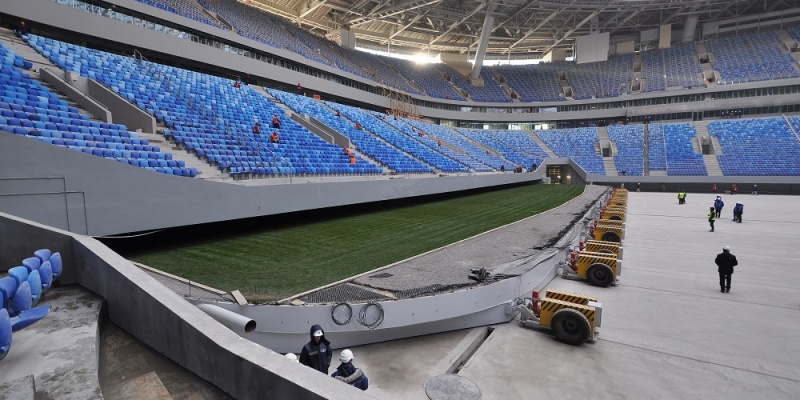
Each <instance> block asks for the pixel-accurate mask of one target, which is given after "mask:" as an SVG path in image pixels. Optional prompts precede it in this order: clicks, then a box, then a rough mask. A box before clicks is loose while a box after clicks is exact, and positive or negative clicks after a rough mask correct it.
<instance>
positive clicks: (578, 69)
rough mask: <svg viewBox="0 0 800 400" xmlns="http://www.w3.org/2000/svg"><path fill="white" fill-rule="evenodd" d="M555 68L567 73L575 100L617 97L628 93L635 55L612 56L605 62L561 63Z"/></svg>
mask: <svg viewBox="0 0 800 400" xmlns="http://www.w3.org/2000/svg"><path fill="white" fill-rule="evenodd" d="M554 66H555V67H560V70H562V71H566V72H567V81H568V82H569V84H570V86H572V88H573V89H575V96H574V98H575V100H585V99H591V98H593V97H594V98H608V97H617V96H620V95H622V94H624V93H627V91H628V84H629V83H630V81H631V78H632V77H633V54H625V55H620V56H612V57H609V58H608V61H605V62H595V63H586V64H575V63H573V62H559V63H554Z"/></svg>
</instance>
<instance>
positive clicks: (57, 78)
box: [39, 68, 111, 122]
mask: <svg viewBox="0 0 800 400" xmlns="http://www.w3.org/2000/svg"><path fill="white" fill-rule="evenodd" d="M39 77H40V79H42V80H43V81H45V82H47V83H49V84H50V85H52V86H53V87H54V88H56V89H58V90H59V91H61V92H62V93H64V94H65V95H67V97H69V98H70V99H71V100H73V101H74V102H76V103H78V105H80V106H81V107H83V108H84V109H86V111H89V112H90V113H92V115H94V116H95V117H97V118H99V119H101V120H102V121H104V122H110V121H111V112H110V111H109V110H108V108H106V107H105V106H103V105H102V104H100V103H98V102H96V101H94V100H92V98H91V97H89V96H88V95H87V93H88V90H86V91H82V90H79V89H78V88H77V87H75V86H72V85H71V83H70V82H67V81H65V80H64V71H63V70H60V69H56V70H55V71H51V70H50V69H49V68H42V69H40V70H39Z"/></svg>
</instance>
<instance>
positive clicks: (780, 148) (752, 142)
mask: <svg viewBox="0 0 800 400" xmlns="http://www.w3.org/2000/svg"><path fill="white" fill-rule="evenodd" d="M790 123H791V124H792V125H793V126H791V127H790V126H789V125H788V124H787V121H786V120H785V119H783V118H781V117H772V118H757V119H734V120H723V121H714V122H712V123H710V124H709V125H708V131H709V133H711V135H712V136H716V137H717V138H719V143H720V145H721V146H722V154H718V155H717V159H718V160H719V165H720V167H721V168H722V173H723V174H725V175H758V176H765V175H773V176H785V175H793V176H797V175H800V162H798V160H800V139H798V137H797V136H796V134H795V132H794V131H792V127H794V128H795V130H796V129H797V127H798V126H800V118H798V117H791V121H790Z"/></svg>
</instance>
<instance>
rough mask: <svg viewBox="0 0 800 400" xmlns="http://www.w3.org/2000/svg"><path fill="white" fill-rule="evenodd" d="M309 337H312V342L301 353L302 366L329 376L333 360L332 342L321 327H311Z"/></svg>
mask: <svg viewBox="0 0 800 400" xmlns="http://www.w3.org/2000/svg"><path fill="white" fill-rule="evenodd" d="M309 336H311V340H310V341H309V342H308V343H306V345H305V346H303V350H302V351H300V364H303V365H306V366H309V367H311V368H314V369H315V370H317V371H319V372H322V373H323V374H325V375H328V367H330V365H331V358H333V352H332V351H331V342H329V341H328V339H325V331H323V330H322V327H321V326H319V325H314V326H312V327H311V332H310V334H309Z"/></svg>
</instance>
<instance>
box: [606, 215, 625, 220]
mask: <svg viewBox="0 0 800 400" xmlns="http://www.w3.org/2000/svg"><path fill="white" fill-rule="evenodd" d="M609 219H610V220H612V221H622V217H620V216H619V215H612V216H611V218H609Z"/></svg>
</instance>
